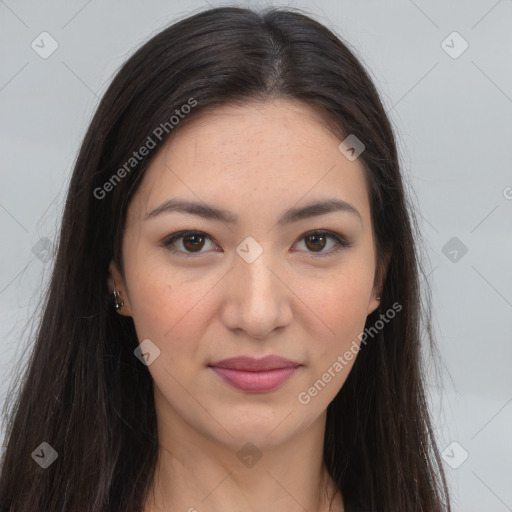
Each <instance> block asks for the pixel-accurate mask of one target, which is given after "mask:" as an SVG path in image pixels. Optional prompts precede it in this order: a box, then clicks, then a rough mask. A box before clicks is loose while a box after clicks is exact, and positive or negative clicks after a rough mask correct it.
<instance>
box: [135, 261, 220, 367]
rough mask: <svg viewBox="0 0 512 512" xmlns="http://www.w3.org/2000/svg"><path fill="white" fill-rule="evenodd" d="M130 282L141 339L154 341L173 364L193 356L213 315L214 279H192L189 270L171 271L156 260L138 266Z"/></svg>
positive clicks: (136, 326) (136, 322) (136, 323)
mask: <svg viewBox="0 0 512 512" xmlns="http://www.w3.org/2000/svg"><path fill="white" fill-rule="evenodd" d="M127 279H128V280H129V279H130V276H128V275H127ZM130 283H131V285H130V306H131V310H132V317H133V321H134V324H135V328H136V331H137V335H138V338H139V340H140V341H142V340H143V339H146V338H149V339H150V340H152V341H153V342H154V343H155V344H156V345H157V346H158V348H159V349H160V351H161V355H164V356H165V360H166V361H167V362H169V363H171V364H172V361H178V362H179V360H180V358H181V360H183V357H192V355H193V354H194V353H195V352H197V347H198V344H199V340H200V339H201V335H202V333H203V332H204V330H205V326H206V325H207V324H208V322H209V321H210V318H211V316H212V305H211V301H209V300H208V294H209V291H211V289H212V288H213V287H214V285H215V281H214V280H211V279H200V280H198V279H193V278H190V279H189V278H188V275H187V272H186V271H183V270H181V271H179V272H176V271H172V272H171V271H170V270H169V268H168V266H167V265H161V264H156V263H155V262H153V264H150V265H147V266H145V267H144V268H141V267H138V271H137V275H133V276H131V281H130Z"/></svg>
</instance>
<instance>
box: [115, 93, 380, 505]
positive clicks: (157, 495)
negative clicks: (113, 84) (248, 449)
mask: <svg viewBox="0 0 512 512" xmlns="http://www.w3.org/2000/svg"><path fill="white" fill-rule="evenodd" d="M340 142H341V140H340V139H339V138H337V137H336V136H335V135H334V134H333V133H331V131H329V130H328V129H327V127H326V126H325V125H324V124H323V123H322V119H321V118H320V117H318V115H317V114H316V113H315V112H314V111H313V110H311V109H310V107H308V106H307V105H304V104H302V103H300V102H291V101H289V100H271V101H269V102H266V103H248V104H246V105H244V106H234V105H230V106H223V107H218V108H217V109H216V110H215V111H213V112H212V113H208V114H203V116H201V117H198V118H197V119H194V120H192V121H191V122H190V123H189V124H187V125H183V127H182V128H181V129H180V130H179V131H177V132H176V133H175V134H174V135H173V138H172V139H171V140H170V141H168V142H167V144H166V145H165V146H164V147H163V149H162V150H161V151H160V152H159V154H158V155H157V156H156V158H155V160H153V161H152V163H151V165H150V166H149V168H148V170H147V173H146V175H145V176H144V179H143V181H142V184H141V186H140V187H139V189H138V190H137V192H136V194H135V196H134V198H133V200H132V202H131V204H130V205H129V209H128V213H127V223H126V231H125V234H124V239H123V257H124V260H123V261H124V266H125V276H124V277H125V278H124V279H123V277H122V276H121V274H120V272H119V270H118V269H117V268H116V266H115V265H114V263H111V267H110V270H111V276H110V279H109V285H110V289H111V290H113V289H114V286H113V278H115V284H116V288H117V290H118V292H119V294H120V299H121V300H123V301H124V305H123V307H122V308H121V309H119V314H122V315H126V316H132V317H133V320H134V323H135V327H136V331H137V335H138V338H139V341H142V340H145V339H150V340H151V341H152V343H154V345H156V346H157V347H158V348H159V350H160V355H159V356H158V357H157V358H156V359H154V361H153V362H152V363H151V364H149V365H148V367H147V368H148V370H149V372H150V373H151V376H152V378H153V380H154V394H155V406H156V413H157V422H158V435H159V443H160V447H161V449H160V455H159V463H158V468H157V474H156V477H155V479H154V481H153V484H152V492H151V494H150V499H149V501H148V503H147V504H146V508H145V512H156V511H160V510H162V511H163V510H182V511H189V512H194V510H197V511H198V512H203V511H215V512H220V511H222V512H226V511H228V512H230V511H233V512H234V511H237V512H240V511H243V512H249V511H251V512H255V511H257V512H267V511H268V510H287V511H291V512H295V511H297V512H299V511H300V512H303V511H304V510H308V511H318V512H320V511H322V512H323V511H327V510H329V502H330V501H331V498H332V497H333V496H334V501H333V505H332V509H331V510H335V511H340V510H343V501H342V496H341V493H339V492H336V489H335V486H334V484H333V482H332V480H331V478H330V477H329V475H328V473H327V471H326V470H325V467H324V465H323V461H322V450H323V442H324V432H325V421H326V409H327V406H328V405H329V403H330V402H331V401H332V400H333V398H334V397H335V396H336V394H337V393H338V391H339V390H340V388H341V387H342V385H343V383H344V381H345V379H346V378H347V376H348V373H349V371H350V369H351V368H352V365H353V363H354V361H355V358H353V359H352V360H351V361H350V362H349V363H348V364H347V365H346V366H345V367H344V368H343V370H342V371H340V372H339V373H336V376H335V377H334V378H332V380H330V382H329V383H327V384H326V385H325V387H324V388H323V389H322V390H321V391H320V392H318V394H317V395H316V396H314V397H312V398H311V400H310V401H309V403H307V404H303V403H300V402H299V400H298V398H297V397H298V395H299V393H301V392H304V391H307V390H308V389H309V388H310V387H311V386H312V385H313V384H314V383H315V382H316V381H317V380H318V379H319V378H321V377H322V374H324V373H325V372H327V371H328V369H329V368H330V367H332V366H333V364H334V363H335V361H336V360H337V357H338V356H340V355H343V354H344V353H345V352H346V351H347V350H349V349H350V346H351V344H352V343H353V341H354V340H356V342H357V343H358V344H359V339H358V338H357V336H358V334H360V333H361V332H362V331H363V329H364V325H365V320H366V317H367V315H368V314H370V313H371V312H372V311H373V310H374V309H375V308H377V306H378V304H379V302H378V300H377V299H376V297H377V296H378V292H379V289H378V287H377V286H376V282H377V279H376V273H375V272H376V253H375V244H374V238H373V233H372V224H371V218H370V204H369V198H368V192H367V188H366V183H365V180H364V174H363V165H362V163H361V160H360V159H356V160H355V161H349V160H348V159H347V158H346V157H345V156H344V155H343V154H342V153H341V152H340V151H339V150H338V145H339V143H340ZM175 197H176V198H181V199H186V200H191V201H198V202H204V203H207V204H211V205H215V206H217V207H219V208H222V209H225V210H229V211H231V212H233V213H235V214H237V215H238V221H237V222H236V223H234V224H232V225H231V224H228V223H224V222H221V221H217V220H211V219H210V220H207V219H203V218H200V217H197V216H194V215H191V214H187V213H179V212H166V213H161V214H160V215H156V216H154V217H151V218H149V219H146V220H144V216H145V214H146V213H148V212H149V211H151V210H152V209H154V208H156V207H157V206H159V205H160V204H161V203H163V202H164V201H166V200H168V199H171V198H175ZM326 197H336V198H339V199H342V200H344V201H346V202H348V203H350V204H351V205H352V206H353V207H354V208H356V209H357V210H358V212H359V214H360V218H359V217H358V216H356V215H353V214H350V213H348V212H343V211H338V212H331V213H327V214H324V215H321V216H316V217H310V218H307V219H303V220H300V221H298V222H296V223H293V224H290V225H285V226H280V225H277V219H278V218H279V216H280V215H281V214H282V212H284V211H285V210H287V209H288V208H292V207H299V206H304V205H306V204H307V203H309V202H311V201H313V200H317V199H324V198H326ZM322 229H323V230H329V231H332V232H334V233H338V234H340V235H342V236H344V237H346V238H347V239H349V240H350V241H351V242H352V246H351V247H348V248H343V247H340V248H339V250H338V251H335V252H334V250H335V249H336V244H335V242H334V240H332V239H330V238H327V239H325V242H323V243H322V241H320V242H319V241H317V240H316V241H315V240H311V238H309V243H307V240H308V238H307V237H304V234H305V233H307V232H309V231H312V230H322ZM179 230H198V231H201V232H202V233H205V234H207V235H209V236H211V237H212V240H209V239H208V238H205V239H204V240H203V241H202V242H201V241H199V243H197V239H196V245H194V244H193V243H190V240H186V239H183V238H181V239H178V240H177V241H175V242H174V243H173V246H172V247H167V248H166V247H162V246H161V245H160V242H161V241H162V240H163V239H164V238H166V237H168V236H169V235H170V234H172V233H175V232H177V231H179ZM248 236H251V237H253V238H254V239H255V240H256V241H257V243H258V244H259V245H260V246H261V248H262V249H263V252H262V253H261V254H260V256H259V257H258V258H257V259H256V260H254V261H253V262H252V263H248V262H246V261H245V260H244V259H243V258H242V257H240V256H239V255H238V253H237V252H236V248H237V246H239V244H240V243H241V242H242V241H243V240H244V239H245V238H246V237H248ZM194 247H196V249H195V252H194ZM171 248H174V249H175V250H177V251H178V252H180V254H172V253H171V252H170V249H171ZM187 250H188V252H187ZM319 254H320V255H319ZM322 254H323V256H322ZM362 350H364V348H362ZM268 354H277V355H280V356H284V357H286V358H288V359H291V360H293V361H296V362H299V363H300V364H301V365H302V366H301V367H300V368H299V369H298V370H297V371H296V372H295V373H294V374H293V375H292V377H291V378H290V379H288V380H287V381H286V382H285V383H284V384H283V385H281V386H280V387H279V388H278V389H276V390H273V391H270V392H264V393H254V392H252V393H251V392H244V391H240V390H237V389H235V388H233V387H231V386H230V385H228V384H226V383H225V382H224V381H223V380H221V379H220V378H219V377H218V375H216V374H215V373H214V372H213V371H212V369H211V368H209V367H208V364H210V363H212V362H213V361H219V360H221V359H225V358H230V357H235V356H240V355H250V356H254V357H261V356H264V355H268ZM141 364H142V363H141ZM247 442H250V443H252V444H253V445H254V446H255V447H256V448H255V449H253V450H254V451H256V450H257V452H258V454H260V455H261V458H260V460H259V461H258V462H257V463H256V464H255V465H253V466H252V467H247V466H246V465H245V464H243V463H242V461H241V460H240V459H239V457H237V452H239V451H240V449H241V447H242V446H244V445H245V444H246V443H247Z"/></svg>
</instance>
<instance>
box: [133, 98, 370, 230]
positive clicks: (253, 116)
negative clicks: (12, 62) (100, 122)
mask: <svg viewBox="0 0 512 512" xmlns="http://www.w3.org/2000/svg"><path fill="white" fill-rule="evenodd" d="M340 142H341V140H340V139H339V137H338V136H337V135H335V134H334V133H332V132H331V131H330V130H329V129H328V127H327V126H326V124H325V122H324V119H323V118H322V117H321V116H320V115H319V114H317V113H316V112H315V111H314V110H313V109H312V108H311V107H309V106H308V105H306V104H304V103H302V102H295V101H293V102H292V101H289V100H272V101H269V102H265V103H262V102H250V103H247V104H245V105H231V104H230V105H224V106H220V107H217V108H215V109H214V110H212V111H208V112H203V113H202V115H200V116H198V117H197V118H195V119H193V120H191V121H190V122H189V123H186V124H184V125H183V127H182V128H180V129H178V130H177V131H176V132H175V133H174V134H173V136H172V138H171V139H170V140H169V141H168V142H167V143H166V144H165V145H164V146H163V148H162V149H161V151H160V152H159V153H158V154H157V155H156V157H155V159H154V160H153V161H152V162H151V165H150V166H149V167H148V169H147V170H146V174H145V176H144V178H143V180H142V183H141V185H140V187H139V189H138V190H137V193H136V195H135V197H134V200H133V201H132V205H131V206H130V209H129V215H131V217H132V220H133V221H135V220H136V219H137V218H138V217H142V216H143V215H144V213H146V212H147V211H149V210H151V209H152V208H154V207H156V206H158V205H159V204H160V203H162V202H164V201H166V200H168V199H172V198H175V197H179V198H181V199H188V200H193V201H204V202H206V203H209V204H216V205H221V206H222V207H223V208H226V209H228V210H232V211H235V212H237V213H238V214H239V217H242V216H243V213H244V211H246V212H247V214H248V215H253V214H254V213H256V212H258V213H263V211H269V210H272V211H273V212H275V215H273V217H276V216H277V214H278V212H279V211H282V210H283V209H284V208H285V207H286V206H288V207H290V206H293V205H295V204H297V203H300V202H301V201H303V202H310V201H312V200H314V199H317V198H319V197H325V196H326V195H329V196H333V195H336V196H337V197H339V198H340V199H342V200H345V201H347V202H350V203H351V204H353V205H354V206H355V207H356V208H357V209H358V210H359V211H360V213H361V215H362V216H363V217H364V216H368V215H369V204H368V195H367V187H366V180H365V176H364V167H363V164H362V162H361V160H360V159H358V160H355V161H349V160H348V159H347V158H346V157H345V156H344V155H343V154H342V153H341V152H340V151H339V149H338V146H339V144H340Z"/></svg>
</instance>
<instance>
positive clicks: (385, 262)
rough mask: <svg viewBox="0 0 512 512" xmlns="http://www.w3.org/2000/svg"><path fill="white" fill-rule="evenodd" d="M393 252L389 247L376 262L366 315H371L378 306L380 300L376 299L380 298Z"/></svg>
mask: <svg viewBox="0 0 512 512" xmlns="http://www.w3.org/2000/svg"><path fill="white" fill-rule="evenodd" d="M392 252H393V249H392V246H389V247H388V248H386V250H385V251H384V254H383V255H382V257H381V258H379V260H378V262H377V268H376V271H375V278H374V281H373V288H372V294H371V296H370V301H369V302H368V313H367V315H369V314H371V313H373V312H374V311H375V310H376V309H377V308H378V307H379V305H380V302H381V301H380V300H377V297H381V294H382V290H383V288H384V282H385V280H386V275H387V272H388V268H389V262H390V260H391V254H392Z"/></svg>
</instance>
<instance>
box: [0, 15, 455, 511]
mask: <svg viewBox="0 0 512 512" xmlns="http://www.w3.org/2000/svg"><path fill="white" fill-rule="evenodd" d="M273 98H288V99H290V100H292V101H297V100H299V101H302V102H305V103H307V104H308V105H309V106H310V107H311V108H313V109H315V110H316V111H317V112H319V113H320V114H321V115H322V117H323V118H324V119H325V121H326V123H328V125H329V126H330V127H331V128H332V130H334V131H335V132H336V133H337V134H338V135H339V137H340V141H341V140H343V139H344V138H345V137H346V136H347V135H349V134H353V135H355V136H356V137H357V138H358V139H359V140H361V141H362V142H363V143H364V144H365V146H366V148H365V151H364V152H363V153H362V154H361V156H360V157H359V158H360V159H361V161H362V162H363V164H364V167H365V177H366V179H367V183H368V190H369V196H370V204H371V216H372V224H373V229H374V237H375V243H376V248H377V255H378V258H379V262H378V271H379V275H380V276H381V277H382V292H381V306H380V307H379V308H378V309H377V310H376V311H374V312H373V313H372V314H371V315H369V316H368V318H367V325H368V326H371V325H374V324H375V323H376V321H378V319H379V318H380V317H379V315H381V314H382V313H383V312H384V311H387V310H388V309H390V308H391V307H392V304H395V303H398V304H400V305H401V306H402V310H401V311H400V314H397V315H396V316H395V318H394V319H393V320H392V321H389V322H386V323H385V325H384V326H383V328H382V329H379V330H378V332H377V333H376V334H375V336H374V338H373V339H372V341H371V343H368V344H367V345H366V346H364V348H362V350H361V351H360V353H359V354H358V357H357V359H356V361H355V364H354V366H353V368H352V370H351V372H350V374H349V376H348V378H347V380H346V381H345V384H344V385H343V387H342V388H341V390H340V391H339V393H338V394H337V396H336V397H335V398H334V400H333V401H332V402H331V403H330V405H329V406H328V409H327V425H326V432H325V444H324V454H323V455H324V461H325V464H326V467H327V469H328V471H329V473H330V475H331V476H332V478H333V480H334V482H335V483H336V485H337V486H338V488H339V489H340V490H341V492H342V494H343V497H344V500H345V506H346V510H347V512H348V511H354V510H365V511H379V512H412V511H415V512H419V511H421V512H446V511H449V510H450V505H449V497H448V489H447V484H446V480H445V476H444V472H443V468H442V465H441V462H440V457H439V452H438V449H437V447H436V441H435V438H434V433H433V428H432V423H431V420H430V416H429V411H428V407H427V400H426V396H425V373H424V365H423V363H422V357H421V334H422V328H423V327H425V326H426V330H425V332H426V334H427V336H426V339H427V343H428V346H429V347H430V348H431V349H432V353H434V352H435V341H434V336H433V335H432V330H431V327H430V326H431V322H430V299H429V297H430V295H429V293H430V292H429V290H428V289H423V288H421V290H420V279H419V276H420V272H422V270H421V262H420V261H419V258H418V254H419V251H418V244H417V242H418V240H419V238H417V237H418V234H416V233H415V230H417V228H415V223H414V222H415V221H414V214H413V211H412V209H411V207H410V205H409V204H408V198H407V197H406V195H405V193H404V186H403V182H402V177H401V174H400V168H399V159H398V156H397V148H396V143H395V139H394V134H393V130H392V128H391V125H390V122H389V120H388V118H387V116H386V112H385V109H384V108H383V105H382V103H381V100H380V98H379V95H378V93H377V91H376V88H375V86H374V84H373V83H372V80H371V78H370V76H369V74H368V73H367V72H366V71H365V69H364V67H363V66H362V64H361V63H360V62H359V60H358V59H357V58H356V56H355V53H354V52H353V50H350V49H349V47H348V45H347V44H346V43H343V42H342V41H341V40H340V38H339V37H338V36H336V35H335V34H334V33H333V32H332V31H331V30H329V29H328V28H326V27H325V26H323V25H322V24H320V23H319V22H317V21H315V20H313V19H312V18H311V17H309V16H307V15H305V14H304V13H302V12H300V11H298V10H297V9H294V10H290V9H286V10H284V9H278V8H269V9H266V10H263V11H261V12H256V11H254V10H251V9H244V8H238V7H222V8H215V9H209V10H205V11H203V12H199V13H196V14H194V15H192V16H189V17H188V18H185V19H182V20H180V21H179V22H177V23H175V24H173V25H172V26H169V27H168V28H166V29H165V30H163V31H161V32H160V33H158V34H157V35H156V36H154V37H152V38H151V39H150V40H149V41H148V42H147V43H145V44H144V45H143V46H142V47H141V48H140V49H138V50H137V51H136V52H135V53H134V54H133V56H131V57H130V58H129V59H128V60H127V61H126V63H125V64H124V65H123V66H122V67H121V69H120V70H119V72H118V73H117V75H116V76H115V78H114V79H113V81H112V83H111V85H110V86H109V88H108V90H107V91H106V93H105V94H104V96H103V98H102V99H101V102H100V104H99V106H98V108H97V111H96V113H95V115H94V117H93V119H92V121H91V123H90V126H89V129H88V131H87V133H86V135H85V138H84V140H83V143H82V146H81V149H80V152H79V155H78V158H77V161H76V164H75V167H74V171H73V174H72V177H71V181H70V185H69V190H68V194H67V199H66V204H65V210H64V216H63V220H62V226H61V231H60V237H59V241H58V246H57V251H56V255H55V260H54V267H53V273H52V277H51V281H50V284H49V288H48V290H47V293H46V295H45V301H44V305H43V308H42V315H41V318H40V321H39V324H38V330H37V336H36V339H35V344H34V346H33V351H32V353H31V358H30V360H29V364H28V366H27V367H26V372H25V373H24V375H23V379H22V381H21V382H22V385H21V386H20V387H19V390H17V391H16V393H14V392H13V393H12V394H13V396H15V399H13V400H9V402H8V403H6V407H8V408H9V409H10V410H9V414H8V425H7V427H8V428H7V435H6V451H5V455H4V459H3V465H2V473H1V475H0V512H8V511H10V512H35V511H41V512H42V511H45V512H47V511H66V512H69V511H73V512H82V511H83V512H100V511H101V512H106V511H109V512H114V511H119V512H121V511H122V512H126V511H129V512H140V511H141V510H142V509H143V504H144V502H145V498H146V493H147V490H148V488H149V483H150V482H151V481H152V479H153V477H154V471H155V464H156V460H157V453H158V439H157V431H156V415H155V408H154V401H153V383H152V379H151V375H150V373H149V371H148V369H147V367H146V366H144V365H143V364H141V363H140V361H139V360H138V359H137V358H136V357H135V356H134V353H133V352H134V349H135V348H136V347H137V346H138V340H137V336H136V332H135V329H134V324H133V320H132V319H131V318H130V317H122V316H120V315H118V314H116V312H115V310H114V308H113V307H112V304H111V302H110V300H109V299H110V296H109V290H108V287H107V278H108V267H109V262H110V260H111V259H112V258H114V261H115V262H116V264H117V267H118V268H119V269H120V270H121V272H122V273H123V259H122V252H121V247H122V245H121V242H122V236H123V228H124V223H125V218H126V211H127V206H128V204H129V202H130V200H131V198H132V196H133V194H134V193H135V191H136V190H137V187H138V185H139V184H140V182H141V179H142V177H143V175H144V172H145V170H146V169H147V166H148V164H149V163H150V162H151V161H152V159H153V158H154V156H155V154H156V153H157V151H158V149H159V148H160V147H161V146H162V145H163V144H164V143H165V142H166V141H167V140H169V137H171V136H172V134H173V133H175V132H176V131H177V130H179V129H180V128H181V127H182V126H184V125H185V124H186V123H187V122H189V121H190V120H191V119H194V118H195V117H196V116H197V115H199V114H201V113H203V114H204V113H205V112H206V111H207V109H208V110H209V109H214V108H215V107H216V106H219V105H222V104H227V103H234V102H239V103H242V104H243V103H247V102H248V101H251V100H258V101H267V100H271V99H273ZM191 99H192V101H191ZM194 102H195V103H194ZM186 104H188V105H190V106H191V108H189V109H188V110H187V111H188V113H187V115H186V116H183V118H182V117H180V121H179V122H178V123H175V121H171V118H172V116H176V113H175V112H176V109H180V107H181V106H182V105H186ZM192 106H193V108H192ZM158 127H160V130H159V131H157V132H155V130H157V128H158ZM156 133H158V134H159V136H156ZM149 138H151V140H152V141H153V143H154V144H153V145H154V147H153V148H152V149H151V150H150V151H149V152H148V153H147V154H146V155H145V156H143V157H141V156H140V155H139V157H140V158H138V159H137V161H132V160H130V159H131V158H132V156H133V152H134V151H137V150H138V149H139V148H140V147H141V146H142V145H144V144H145V143H146V141H149ZM148 144H149V143H148ZM127 162H130V163H129V165H127ZM122 168H124V172H122V171H119V170H120V169H122ZM114 174H115V175H116V176H117V178H119V179H117V178H115V179H114V178H113V176H114ZM107 182H108V183H110V185H105V184H106V183H107ZM386 251H387V252H388V254H390V258H389V262H388V265H387V266H386V261H385V258H384V255H385V254H386ZM386 269H387V271H386ZM421 291H423V293H424V295H423V296H424V297H427V299H426V300H425V301H423V299H422V293H421ZM43 442H47V443H48V444H49V445H50V446H51V447H52V448H53V449H54V450H55V451H56V453H57V455H58V456H57V458H56V459H55V460H54V462H53V463H52V464H51V465H50V466H49V467H47V468H43V467H41V466H40V465H38V464H36V462H35V460H36V459H35V458H34V456H33V452H34V451H35V450H36V449H39V450H41V449H42V450H43V451H44V450H45V449H47V447H46V445H43V447H42V448H41V447H40V445H41V443H43Z"/></svg>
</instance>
